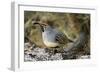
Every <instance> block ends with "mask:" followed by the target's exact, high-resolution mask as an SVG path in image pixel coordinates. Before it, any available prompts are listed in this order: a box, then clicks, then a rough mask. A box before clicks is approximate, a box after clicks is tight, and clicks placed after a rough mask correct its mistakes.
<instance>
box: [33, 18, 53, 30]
mask: <svg viewBox="0 0 100 73" xmlns="http://www.w3.org/2000/svg"><path fill="white" fill-rule="evenodd" d="M32 24H33V25H40V27H41V30H42V31H44V30H45V29H46V28H47V27H48V26H51V25H52V23H51V21H50V19H48V18H47V17H46V16H43V17H41V18H40V17H39V16H37V17H35V18H33V19H32Z"/></svg>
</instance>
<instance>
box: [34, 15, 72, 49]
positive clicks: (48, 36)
mask: <svg viewBox="0 0 100 73" xmlns="http://www.w3.org/2000/svg"><path fill="white" fill-rule="evenodd" d="M32 23H33V25H36V24H38V25H40V28H41V30H42V39H43V43H44V44H45V46H46V47H47V48H56V47H60V46H63V45H65V44H67V43H68V42H69V41H70V42H73V41H72V40H70V39H68V38H67V36H66V35H65V34H64V33H63V32H61V31H60V30H58V29H57V28H56V27H53V26H52V25H53V24H51V23H50V22H49V20H47V19H46V17H42V18H41V19H39V18H37V19H35V20H34V19H33V20H32Z"/></svg>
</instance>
